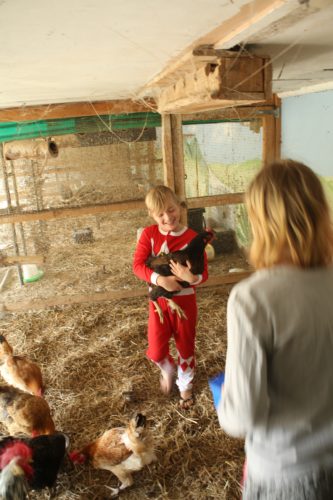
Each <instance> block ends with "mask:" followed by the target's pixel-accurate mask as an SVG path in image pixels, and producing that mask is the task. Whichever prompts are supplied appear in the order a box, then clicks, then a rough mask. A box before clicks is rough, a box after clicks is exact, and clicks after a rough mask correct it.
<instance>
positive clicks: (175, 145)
mask: <svg viewBox="0 0 333 500" xmlns="http://www.w3.org/2000/svg"><path fill="white" fill-rule="evenodd" d="M171 134H172V157H173V170H174V179H175V180H174V185H175V193H176V194H177V196H178V197H179V198H180V199H181V200H185V197H186V195H185V168H184V147H183V127H182V117H181V116H180V115H171Z"/></svg>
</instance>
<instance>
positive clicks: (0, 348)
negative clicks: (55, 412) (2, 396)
mask: <svg viewBox="0 0 333 500" xmlns="http://www.w3.org/2000/svg"><path fill="white" fill-rule="evenodd" d="M0 373H1V375H2V377H3V378H4V380H5V381H6V382H7V383H8V384H10V385H12V386H14V387H17V388H18V389H21V390H22V391H25V392H29V393H30V394H34V395H35V396H42V394H43V378H42V372H41V370H40V368H39V366H38V365H37V364H36V363H33V362H32V361H30V360H29V359H27V358H24V357H23V356H14V354H13V348H12V346H11V345H10V344H9V342H8V341H7V339H6V338H5V337H4V336H3V335H0Z"/></svg>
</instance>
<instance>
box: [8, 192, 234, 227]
mask: <svg viewBox="0 0 333 500" xmlns="http://www.w3.org/2000/svg"><path fill="white" fill-rule="evenodd" d="M243 196H244V193H227V194H220V195H214V196H200V197H198V198H188V199H187V206H188V208H200V207H215V206H220V205H235V204H238V203H244V200H243ZM145 209H146V206H145V202H144V201H143V200H134V201H123V202H118V203H108V204H104V205H94V206H88V207H87V206H86V207H77V208H75V207H73V208H57V209H53V210H41V211H39V212H24V213H12V214H4V215H0V225H1V224H13V223H17V222H33V221H39V220H43V221H47V220H54V219H66V218H69V217H84V216H88V215H96V214H99V213H105V212H122V211H124V212H128V211H131V210H145Z"/></svg>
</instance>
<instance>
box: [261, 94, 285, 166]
mask: <svg viewBox="0 0 333 500" xmlns="http://www.w3.org/2000/svg"><path fill="white" fill-rule="evenodd" d="M275 102H276V104H277V106H276V108H275V109H274V110H272V114H266V115H264V116H263V119H262V120H263V142H262V147H263V150H262V160H263V165H267V164H269V163H271V162H272V161H274V160H278V159H279V158H280V154H281V153H280V150H281V148H280V143H281V118H280V100H279V99H278V98H277V100H276V101H275Z"/></svg>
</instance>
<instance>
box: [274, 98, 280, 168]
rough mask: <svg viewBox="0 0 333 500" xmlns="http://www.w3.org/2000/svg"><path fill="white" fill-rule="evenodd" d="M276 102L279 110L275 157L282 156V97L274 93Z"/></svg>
mask: <svg viewBox="0 0 333 500" xmlns="http://www.w3.org/2000/svg"><path fill="white" fill-rule="evenodd" d="M274 104H275V109H276V111H277V116H276V117H275V159H276V160H280V158H281V99H280V98H279V97H278V96H277V95H276V94H274Z"/></svg>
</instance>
